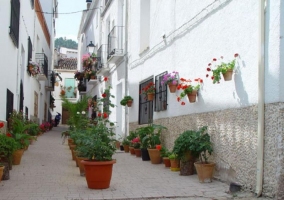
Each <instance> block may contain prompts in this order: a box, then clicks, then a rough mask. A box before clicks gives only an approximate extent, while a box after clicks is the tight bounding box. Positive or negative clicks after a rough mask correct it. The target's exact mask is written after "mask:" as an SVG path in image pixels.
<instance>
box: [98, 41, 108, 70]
mask: <svg viewBox="0 0 284 200" xmlns="http://www.w3.org/2000/svg"><path fill="white" fill-rule="evenodd" d="M106 48H107V45H106V44H102V45H101V46H100V48H99V49H98V51H97V65H96V66H95V68H96V71H97V76H100V75H104V74H106V73H108V72H109V70H110V69H109V67H108V65H107V63H106V53H107V52H106Z"/></svg>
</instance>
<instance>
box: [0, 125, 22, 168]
mask: <svg viewBox="0 0 284 200" xmlns="http://www.w3.org/2000/svg"><path fill="white" fill-rule="evenodd" d="M1 123H2V122H1ZM1 123H0V124H1ZM17 148H18V144H17V143H16V141H15V139H14V138H13V137H12V135H11V134H10V133H7V134H1V133H0V161H1V162H6V163H8V165H9V169H10V170H11V169H12V160H13V159H12V158H13V157H12V156H13V153H14V151H16V150H17Z"/></svg>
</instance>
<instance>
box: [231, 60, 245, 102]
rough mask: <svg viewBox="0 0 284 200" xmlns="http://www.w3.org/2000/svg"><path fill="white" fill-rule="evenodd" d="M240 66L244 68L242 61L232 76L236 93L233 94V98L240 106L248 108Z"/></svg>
mask: <svg viewBox="0 0 284 200" xmlns="http://www.w3.org/2000/svg"><path fill="white" fill-rule="evenodd" d="M240 66H242V67H243V68H244V67H245V66H246V65H245V62H244V61H242V65H239V66H238V68H237V69H236V73H235V75H234V79H235V80H234V82H235V89H236V93H235V92H233V96H234V98H235V99H237V101H238V102H239V104H240V105H242V106H248V105H249V101H248V94H247V92H246V91H245V89H244V82H243V79H242V72H241V70H240ZM236 83H238V84H236Z"/></svg>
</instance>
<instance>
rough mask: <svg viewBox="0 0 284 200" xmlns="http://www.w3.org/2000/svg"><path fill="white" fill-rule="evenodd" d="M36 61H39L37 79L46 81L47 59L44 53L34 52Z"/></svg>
mask: <svg viewBox="0 0 284 200" xmlns="http://www.w3.org/2000/svg"><path fill="white" fill-rule="evenodd" d="M35 59H36V62H37V63H39V66H40V73H39V74H38V75H37V78H38V80H39V81H46V80H47V77H48V59H47V56H46V55H45V54H44V53H36V55H35Z"/></svg>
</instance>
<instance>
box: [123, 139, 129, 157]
mask: <svg viewBox="0 0 284 200" xmlns="http://www.w3.org/2000/svg"><path fill="white" fill-rule="evenodd" d="M122 145H123V149H124V152H125V153H129V145H130V141H129V140H128V139H127V138H124V139H123V140H122Z"/></svg>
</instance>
